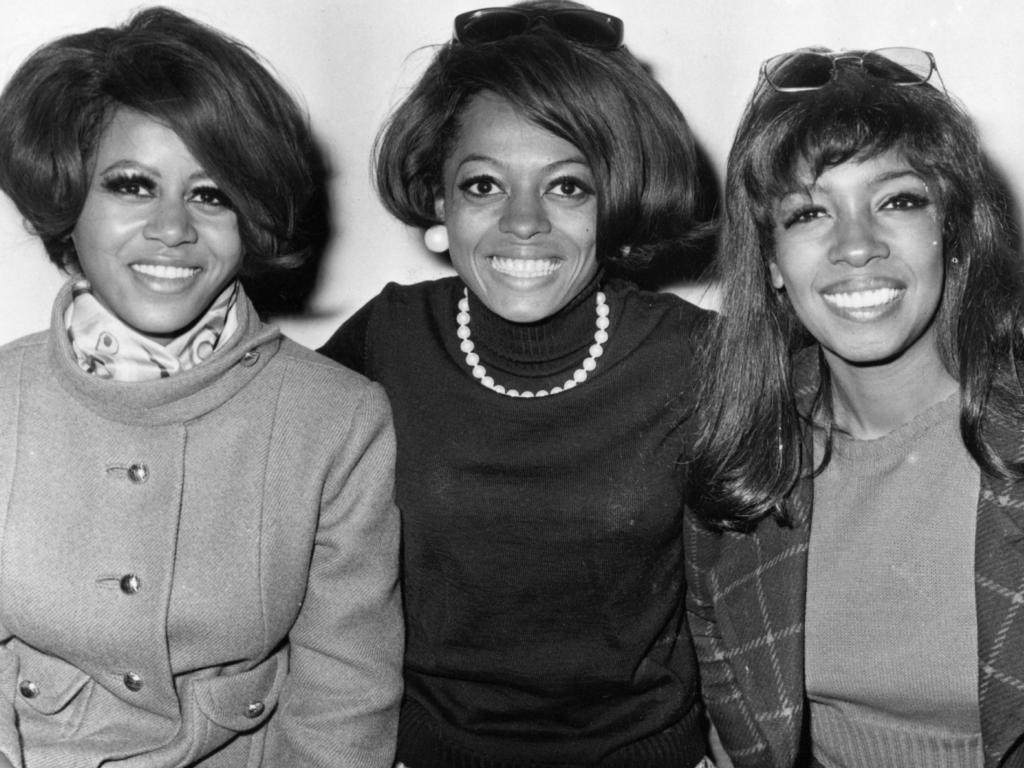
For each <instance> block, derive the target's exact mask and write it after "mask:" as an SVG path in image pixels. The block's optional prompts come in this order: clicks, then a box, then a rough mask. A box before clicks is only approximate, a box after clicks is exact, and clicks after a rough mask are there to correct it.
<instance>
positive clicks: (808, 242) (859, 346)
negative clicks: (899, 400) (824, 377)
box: [769, 151, 945, 367]
mask: <svg viewBox="0 0 1024 768" xmlns="http://www.w3.org/2000/svg"><path fill="white" fill-rule="evenodd" d="M800 176H801V177H804V182H805V185H806V187H805V188H804V189H801V190H798V191H794V192H792V193H790V194H788V195H785V196H784V197H783V198H782V199H781V200H780V201H778V203H777V205H776V207H775V216H774V219H775V231H774V236H775V259H774V260H773V261H772V262H771V263H770V264H769V269H770V272H771V279H772V284H773V285H774V286H775V287H776V288H780V289H781V288H785V291H786V294H787V296H788V297H789V300H790V302H791V303H792V305H793V309H794V310H795V312H796V314H797V316H798V317H799V318H800V321H801V322H802V323H803V324H804V326H805V327H806V328H807V330H808V331H809V332H810V333H811V335H813V336H814V338H815V339H817V341H818V342H819V343H820V344H821V346H822V348H823V349H824V351H825V355H826V358H827V359H828V361H829V364H830V365H832V366H833V367H834V366H835V365H836V364H843V363H846V364H852V365H857V366H863V365H874V364H884V363H888V362H891V361H893V360H896V359H904V360H906V359H909V358H908V356H910V357H913V356H917V355H923V356H926V357H927V359H928V360H929V361H934V360H935V359H937V358H938V355H939V353H938V348H937V345H936V338H935V328H934V320H935V314H936V311H937V310H938V307H939V303H940V301H941V299H942V288H943V280H944V275H945V269H944V264H943V254H942V221H941V211H939V210H938V208H939V205H938V201H937V200H936V199H935V197H934V193H933V192H932V191H930V190H929V188H928V185H927V184H926V182H925V180H924V179H923V178H922V177H921V176H920V175H919V174H918V173H917V172H916V171H914V170H913V169H912V168H911V167H910V165H908V164H907V163H906V162H905V161H904V160H903V159H902V158H901V157H900V155H899V154H897V153H896V152H893V151H889V152H885V153H882V154H880V155H878V156H876V157H873V158H871V159H868V160H864V161H863V162H857V161H856V160H851V161H848V162H845V163H842V164H841V165H837V166H834V167H832V168H829V169H827V170H826V171H825V172H824V173H822V174H821V176H819V177H818V178H817V179H812V178H810V174H809V172H808V173H804V174H800Z"/></svg>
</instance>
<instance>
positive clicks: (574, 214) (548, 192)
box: [438, 93, 597, 323]
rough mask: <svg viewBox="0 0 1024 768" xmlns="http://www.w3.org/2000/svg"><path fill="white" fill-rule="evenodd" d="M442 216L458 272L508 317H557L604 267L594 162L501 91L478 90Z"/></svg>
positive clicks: (455, 153)
mask: <svg viewBox="0 0 1024 768" xmlns="http://www.w3.org/2000/svg"><path fill="white" fill-rule="evenodd" d="M438 216H439V217H440V218H441V219H442V220H443V221H444V223H445V226H446V228H447V230H448V239H449V244H450V245H449V252H450V253H451V259H452V264H453V266H454V267H455V270H456V271H457V272H458V273H459V276H460V277H461V278H462V279H463V280H464V281H465V282H466V284H467V285H468V286H469V289H470V290H471V291H472V292H473V294H474V295H475V296H476V297H477V298H479V299H480V300H481V301H482V302H483V303H484V304H485V305H487V307H488V308H489V309H490V310H491V311H493V312H495V313H496V314H498V315H500V316H501V317H503V318H505V319H506V320H510V321H512V322H518V323H525V322H534V321H537V320H542V319H543V318H545V317H549V316H550V315H553V314H554V313H556V312H558V310H560V309H561V308H562V307H564V306H565V305H566V304H567V303H568V302H569V301H570V300H571V299H572V298H573V297H574V296H576V294H577V293H579V292H580V290H581V289H582V288H583V287H584V286H585V285H586V284H587V283H588V282H589V281H590V280H591V278H592V277H593V276H594V275H595V274H596V272H597V243H596V230H597V194H596V190H595V183H594V177H593V174H592V173H591V170H590V166H589V165H588V164H587V162H586V160H585V159H584V157H583V155H582V153H581V152H580V151H579V150H578V149H577V148H576V147H574V146H573V145H572V144H570V143H569V142H567V141H565V140H564V139H560V138H558V137H557V136H555V135H554V134H552V133H549V132H548V131H545V130H544V129H542V128H540V127H538V126H537V125H535V124H534V123H531V122H529V121H528V120H526V119H524V118H523V117H521V116H520V115H519V114H518V113H517V111H516V109H515V108H514V107H513V106H512V105H511V104H510V103H509V102H507V101H505V100H504V99H501V98H498V97H497V96H495V95H493V94H488V93H483V94H479V95H477V96H475V97H474V98H473V99H472V100H471V101H470V102H469V104H467V106H466V107H465V109H464V110H463V112H462V115H461V120H460V130H459V135H458V140H457V141H456V143H455V146H454V148H453V150H452V153H451V155H450V156H449V157H448V158H447V159H446V161H445V164H444V197H443V199H439V200H438Z"/></svg>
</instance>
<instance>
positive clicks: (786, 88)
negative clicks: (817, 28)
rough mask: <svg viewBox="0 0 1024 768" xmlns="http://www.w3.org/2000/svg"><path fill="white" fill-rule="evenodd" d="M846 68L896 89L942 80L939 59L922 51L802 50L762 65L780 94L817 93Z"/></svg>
mask: <svg viewBox="0 0 1024 768" xmlns="http://www.w3.org/2000/svg"><path fill="white" fill-rule="evenodd" d="M842 67H860V68H862V69H863V70H864V71H865V72H867V73H868V74H869V75H871V76H872V77H877V78H879V79H881V80H888V81H889V82H891V83H893V84H894V85H922V84H924V83H927V82H928V81H929V80H930V79H931V76H932V74H933V73H934V74H935V75H937V76H938V78H939V83H940V84H942V90H943V91H945V90H946V87H945V84H943V83H942V76H941V75H939V70H938V68H937V67H936V66H935V57H934V56H933V55H932V54H931V53H929V52H928V51H922V50H920V49H918V48H878V49H877V50H874V51H868V52H866V53H848V52H845V51H829V50H827V49H816V48H801V49H799V50H796V51H790V52H789V53H780V54H779V55H778V56H773V57H772V58H770V59H768V60H767V61H765V62H764V63H763V64H762V65H761V77H763V78H764V79H765V82H767V83H768V85H770V86H771V87H772V88H774V89H775V90H776V91H781V92H783V93H796V92H799V91H815V90H818V89H819V88H824V87H825V86H826V85H828V84H829V83H831V82H832V80H834V79H835V78H836V76H837V75H838V73H839V70H840V69H841V68H842Z"/></svg>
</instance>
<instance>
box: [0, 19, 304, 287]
mask: <svg viewBox="0 0 1024 768" xmlns="http://www.w3.org/2000/svg"><path fill="white" fill-rule="evenodd" d="M120 109H130V110H135V111H137V112H140V113H143V114H145V115H147V116H148V117H151V118H152V119H154V120H156V121H157V122H160V123H162V124H164V125H166V126H167V127H168V128H170V129H171V130H173V131H174V132H175V133H176V134H177V135H178V137H179V138H180V139H181V140H182V142H183V143H184V144H185V146H186V147H187V148H188V150H189V151H190V152H191V153H192V154H193V155H194V156H195V158H196V159H197V161H198V162H199V163H200V164H201V165H202V166H203V168H204V170H205V171H206V172H207V173H208V174H209V175H210V177H211V178H212V179H213V180H214V181H215V182H216V183H217V185H218V186H219V187H220V188H221V189H223V190H224V192H225V194H226V195H227V196H228V199H229V200H230V203H231V206H232V208H233V209H234V210H235V211H236V213H237V215H238V227H239V233H240V235H241V238H242V243H243V246H244V249H245V258H244V262H243V272H244V273H246V274H256V273H259V272H262V271H266V270H268V269H271V268H276V267H289V266H295V265H297V264H299V263H301V262H302V261H303V260H304V259H305V257H306V255H307V250H308V243H307V239H308V235H307V233H306V232H304V231H303V230H304V227H305V224H304V223H303V222H304V217H305V207H306V206H307V203H308V198H309V197H310V195H311V192H312V189H313V177H314V171H313V165H312V158H313V154H312V153H313V151H314V147H313V140H312V137H311V133H310V130H309V126H308V122H307V120H306V117H305V115H304V113H303V111H302V110H301V109H300V108H299V106H298V105H297V104H296V102H295V100H294V99H293V98H292V97H291V96H290V95H289V94H288V93H287V92H286V91H285V89H284V88H283V87H282V86H281V85H280V84H279V83H278V82H277V80H276V79H275V78H274V76H273V75H271V74H270V72H269V71H268V70H267V68H266V67H265V66H264V65H263V64H262V63H261V61H260V60H259V59H258V57H257V55H256V54H255V53H253V52H252V51H251V50H250V49H249V48H247V47H246V46H245V45H243V44H242V43H240V42H238V41H236V40H233V39H231V38H229V37H228V36H226V35H224V34H222V33H221V32H219V31H217V30H215V29H212V28H211V27H208V26H205V25H203V24H200V23H198V22H196V21H194V20H192V19H190V18H188V17H187V16H184V15H182V14H180V13H177V12H176V11H172V10H169V9H166V8H151V9H148V10H144V11H141V12H139V13H138V14H136V15H135V16H134V17H132V18H131V19H129V20H128V21H127V22H126V23H125V24H123V25H122V26H119V27H114V28H105V27H102V28H97V29H93V30H90V31H88V32H84V33H80V34H73V35H68V36H66V37H62V38H59V39H57V40H55V41H53V42H51V43H49V44H47V45H45V46H43V47H41V48H39V49H38V50H36V51H35V52H34V53H33V54H32V55H31V56H29V58H28V59H26V60H25V62H24V63H23V64H22V65H21V66H20V67H19V68H18V70H17V71H16V72H15V73H14V76H13V77H12V78H11V80H10V81H9V82H8V83H7V85H6V87H5V88H4V90H3V92H2V94H0V189H2V190H3V191H4V192H6V193H7V194H8V195H9V196H10V197H11V199H12V200H13V201H14V203H15V205H16V206H17V207H18V210H19V211H20V213H21V214H22V216H23V217H24V218H25V219H26V221H27V223H28V225H29V226H30V227H31V229H32V230H33V231H34V232H35V234H37V235H38V236H39V237H40V238H41V240H42V242H43V245H44V246H45V247H46V250H47V253H48V254H49V257H50V259H51V260H52V261H53V262H54V263H55V264H57V265H58V266H59V267H61V268H63V269H65V270H76V269H77V267H78V259H77V256H76V254H75V250H74V246H73V244H72V242H71V238H70V234H71V231H72V229H73V228H74V226H75V223H76V222H77V220H78V217H79V215H80V214H81V211H82V207H83V205H84V203H85V198H86V194H87V193H88V190H89V183H90V179H91V176H92V172H93V166H94V159H95V154H96V149H97V145H98V143H99V140H100V137H101V136H102V134H103V131H104V130H105V128H106V126H107V125H108V124H109V122H110V121H111V119H112V118H113V117H114V114H115V113H116V112H117V111H118V110H120Z"/></svg>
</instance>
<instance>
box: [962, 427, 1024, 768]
mask: <svg viewBox="0 0 1024 768" xmlns="http://www.w3.org/2000/svg"><path fill="white" fill-rule="evenodd" d="M988 437H989V438H990V440H991V441H992V444H993V447H994V448H996V450H997V451H999V453H1000V454H1001V455H1003V456H1013V457H1015V458H1016V459H1017V460H1018V461H1019V460H1020V457H1021V456H1022V454H1024V447H1022V445H1021V435H1020V429H1019V427H1014V426H1013V425H1010V424H1006V423H1003V422H1000V421H997V420H993V421H992V423H991V425H990V429H989V435H988ZM974 579H975V599H976V601H977V611H978V699H979V704H980V708H981V735H982V743H983V744H984V748H985V766H986V768H992V767H994V766H996V765H1000V766H1014V767H1015V768H1016V767H1021V766H1024V745H1021V744H1017V743H1016V742H1017V741H1018V739H1020V737H1021V735H1022V734H1024V481H1020V480H1017V481H1014V480H1000V479H997V478H993V477H990V476H988V475H982V482H981V494H980V499H979V503H978V520H977V533H976V536H975V563H974ZM1003 761H1005V762H1003Z"/></svg>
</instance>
